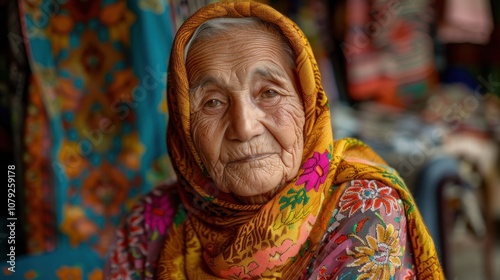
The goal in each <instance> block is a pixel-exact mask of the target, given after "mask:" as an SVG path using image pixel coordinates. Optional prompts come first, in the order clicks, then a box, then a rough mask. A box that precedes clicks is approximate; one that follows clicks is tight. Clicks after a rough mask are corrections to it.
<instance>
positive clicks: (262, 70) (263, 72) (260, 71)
mask: <svg viewBox="0 0 500 280" xmlns="http://www.w3.org/2000/svg"><path fill="white" fill-rule="evenodd" d="M252 74H253V75H258V76H262V77H264V78H273V79H278V80H283V79H286V72H285V71H283V70H281V69H279V68H276V67H269V66H263V67H257V68H255V69H254V70H253V73H252Z"/></svg>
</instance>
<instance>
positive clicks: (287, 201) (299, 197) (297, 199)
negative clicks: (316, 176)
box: [279, 188, 309, 210]
mask: <svg viewBox="0 0 500 280" xmlns="http://www.w3.org/2000/svg"><path fill="white" fill-rule="evenodd" d="M307 202H309V196H307V191H306V189H305V188H300V189H299V190H297V191H296V190H294V189H290V190H289V191H288V193H287V196H283V197H281V199H280V202H279V203H280V204H281V206H280V210H283V209H285V208H287V207H288V206H291V207H292V210H295V206H296V205H297V204H300V203H302V205H306V204H307Z"/></svg>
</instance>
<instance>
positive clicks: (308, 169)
mask: <svg viewBox="0 0 500 280" xmlns="http://www.w3.org/2000/svg"><path fill="white" fill-rule="evenodd" d="M329 168H330V161H329V160H328V151H325V152H324V153H322V154H320V153H318V152H314V155H313V156H312V157H311V158H309V159H307V160H306V162H304V165H303V166H302V169H303V170H304V172H303V173H302V175H300V177H299V180H297V183H296V185H297V186H298V185H302V184H304V183H305V184H306V185H305V188H306V190H307V191H310V190H311V189H313V188H314V190H315V191H318V190H319V185H321V184H323V183H324V182H325V180H326V175H327V174H328V169H329Z"/></svg>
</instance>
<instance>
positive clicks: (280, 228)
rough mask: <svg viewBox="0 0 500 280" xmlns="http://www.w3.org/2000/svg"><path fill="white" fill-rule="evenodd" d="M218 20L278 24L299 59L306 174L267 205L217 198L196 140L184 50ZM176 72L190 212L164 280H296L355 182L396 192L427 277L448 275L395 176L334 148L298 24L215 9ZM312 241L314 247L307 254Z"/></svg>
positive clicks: (178, 162)
mask: <svg viewBox="0 0 500 280" xmlns="http://www.w3.org/2000/svg"><path fill="white" fill-rule="evenodd" d="M218 17H236V18H237V17H256V18H259V19H262V20H264V21H267V22H270V23H272V24H275V25H277V26H278V27H279V29H280V30H281V31H282V33H283V34H284V36H285V37H287V38H288V40H289V43H290V45H291V47H292V50H293V51H294V53H295V55H296V61H295V62H296V63H295V64H296V66H297V67H296V72H297V77H298V79H299V91H300V93H299V94H302V98H303V103H304V110H305V116H306V122H305V127H304V139H305V140H304V141H305V143H304V153H303V156H302V164H303V165H302V168H301V170H300V171H299V174H298V176H297V177H296V178H295V179H294V180H292V181H291V182H289V183H288V185H286V186H285V187H284V188H283V189H282V190H280V191H279V192H278V193H277V194H276V195H275V196H274V197H273V198H272V199H271V200H270V201H269V202H268V203H266V204H265V205H243V204H241V203H240V202H238V201H236V200H235V199H233V198H232V197H231V196H230V195H227V194H224V193H221V192H218V190H217V188H216V187H215V186H214V184H213V183H212V181H211V179H210V178H208V177H207V176H206V175H205V174H204V171H203V170H202V168H201V166H202V165H201V162H200V157H199V155H198V153H197V151H196V149H195V147H194V144H193V140H192V138H191V134H190V105H189V83H188V79H187V72H186V66H185V63H184V50H185V47H186V44H187V43H188V41H189V39H190V38H191V36H192V34H193V33H194V32H195V30H196V28H197V27H198V26H200V25H201V24H202V23H203V22H205V21H206V20H209V19H212V18H218ZM169 69H170V72H169V74H168V105H169V112H170V119H169V126H168V148H169V152H170V154H171V158H172V160H173V165H174V167H175V169H176V172H177V176H178V179H179V186H180V187H179V193H180V196H181V199H182V203H183V208H182V209H180V210H179V211H178V213H177V215H176V217H175V220H174V224H173V225H172V227H171V228H170V229H169V231H168V233H167V236H166V241H165V243H164V247H163V249H162V255H161V258H160V261H159V264H158V276H159V277H160V278H170V279H183V278H190V279H212V278H220V277H224V278H228V277H233V278H238V279H242V278H272V279H275V278H284V279H293V278H296V275H300V274H301V273H302V271H303V270H304V269H305V266H307V264H308V263H309V262H310V260H311V257H312V255H313V253H314V251H315V249H316V248H317V247H318V245H319V243H320V241H321V238H322V237H323V236H324V234H325V232H326V228H327V225H328V221H329V220H330V218H331V217H332V213H333V211H334V208H335V207H336V206H337V205H338V200H339V196H340V194H341V193H342V192H343V189H342V188H341V187H338V186H340V185H342V183H345V182H349V181H351V180H355V179H372V180H378V181H381V182H383V183H384V184H386V185H388V186H392V187H393V188H395V189H397V191H398V193H399V195H400V197H401V199H402V200H403V201H405V205H406V213H407V220H408V227H409V230H408V232H409V234H410V235H411V241H412V246H413V251H414V254H415V258H416V267H417V272H418V274H419V275H420V276H419V277H421V278H433V279H436V277H437V278H442V272H441V268H440V266H439V262H438V260H437V254H436V252H435V249H434V245H433V242H432V239H431V238H430V236H429V234H428V232H427V230H426V228H425V226H424V225H423V223H422V219H421V217H420V214H419V212H418V211H417V210H416V208H415V205H414V203H413V199H412V197H411V195H410V194H409V192H408V191H407V189H406V187H405V186H404V184H403V182H402V180H401V179H400V178H399V177H398V175H397V174H396V173H395V171H394V170H393V169H391V168H389V167H387V166H386V165H385V163H384V162H383V161H382V160H381V159H380V158H379V157H378V156H377V155H376V154H375V153H373V152H372V151H371V150H370V149H369V148H368V147H366V146H365V145H364V144H363V143H361V142H359V141H357V140H354V139H346V140H341V141H337V142H335V143H334V141H333V134H332V129H331V122H330V112H329V108H328V103H327V98H326V95H325V93H324V91H323V89H322V87H321V82H320V73H319V71H318V66H317V64H316V61H315V59H314V56H313V53H312V50H311V47H310V45H309V43H308V41H307V39H306V37H305V36H304V34H303V33H302V32H301V31H300V29H299V28H298V27H297V26H296V25H295V24H294V23H293V22H292V21H291V20H289V19H288V18H286V17H285V16H283V15H281V14H280V13H278V12H277V11H275V10H274V9H272V8H271V7H269V6H267V5H264V4H260V3H256V2H221V3H215V4H211V5H208V6H206V7H204V8H202V9H201V10H199V11H198V12H196V13H195V14H194V15H193V16H192V17H190V18H189V19H188V20H187V21H186V22H185V23H184V25H183V26H182V27H181V28H180V29H179V31H178V33H177V35H176V38H175V41H174V45H173V49H172V54H171V57H170V65H169ZM312 171H314V172H312ZM344 185H345V184H344ZM305 244H307V246H308V250H301V249H303V248H304V247H305ZM294 276H295V277H294Z"/></svg>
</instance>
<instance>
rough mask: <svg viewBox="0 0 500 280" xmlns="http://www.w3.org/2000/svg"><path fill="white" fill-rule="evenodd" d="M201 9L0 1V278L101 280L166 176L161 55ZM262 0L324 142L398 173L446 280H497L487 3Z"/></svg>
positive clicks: (495, 143) (499, 64) (137, 1)
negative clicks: (117, 233)
mask: <svg viewBox="0 0 500 280" xmlns="http://www.w3.org/2000/svg"><path fill="white" fill-rule="evenodd" d="M209 2H213V1H202V0H198V1H195V0H184V1H181V0H177V1H173V0H169V1H167V0H133V1H132V0H127V1H125V0H95V1H92V0H20V1H16V0H0V26H1V28H0V31H1V35H0V36H1V38H2V39H1V40H0V161H1V162H2V163H3V164H2V168H4V172H5V173H8V170H11V171H12V172H11V173H8V174H6V175H5V181H7V183H11V184H12V183H13V184H14V185H7V187H6V188H4V191H2V194H1V196H0V197H4V198H2V200H3V201H6V202H7V203H3V204H2V205H5V206H3V207H2V209H1V210H0V214H1V217H0V260H1V261H2V265H1V271H0V275H1V276H0V278H3V277H7V278H6V279H102V265H103V262H104V259H105V257H106V252H107V250H108V249H109V245H110V243H111V242H112V238H113V234H114V229H115V227H116V226H117V224H118V223H119V222H120V219H121V218H122V217H123V214H124V213H125V212H126V211H128V209H130V207H131V205H133V203H134V201H136V200H137V199H138V198H139V197H140V196H141V195H142V194H144V193H145V192H147V191H149V190H150V189H151V188H154V187H156V186H158V185H160V184H164V183H166V182H168V181H169V180H174V179H175V175H174V173H173V170H172V167H171V165H170V162H169V159H168V153H167V150H166V143H165V136H166V135H165V134H166V123H167V120H168V111H167V106H166V101H165V87H166V73H167V71H168V69H167V63H168V56H169V53H170V48H171V43H172V41H173V36H174V34H175V32H176V30H177V29H178V28H179V26H180V25H181V24H182V22H183V21H184V20H185V19H186V18H187V17H188V16H189V15H190V14H192V13H193V12H194V11H196V10H197V9H198V8H199V7H201V6H203V5H205V4H207V3H209ZM261 2H265V3H268V4H270V5H271V6H273V7H274V8H276V9H277V10H279V11H281V12H282V13H284V14H286V15H287V16H289V17H290V18H291V19H292V20H294V21H295V22H296V23H297V24H298V25H299V26H300V27H301V28H302V30H303V31H304V33H305V34H306V36H307V37H308V38H309V40H310V42H311V45H312V46H313V49H314V52H315V56H316V59H317V61H318V65H319V67H320V70H321V73H322V78H323V86H324V88H325V90H326V92H327V93H328V95H329V98H330V99H329V100H330V107H331V110H332V116H333V118H332V126H333V128H334V133H335V137H336V138H342V137H357V138H360V139H362V140H364V141H365V142H367V143H368V144H369V145H370V146H371V147H372V148H374V149H375V150H376V151H377V152H378V153H379V154H380V155H381V156H382V157H383V158H384V159H385V160H386V161H387V162H388V163H389V164H390V165H391V166H392V167H394V168H395V169H397V170H398V172H399V173H400V174H401V175H402V176H403V177H404V179H405V181H406V183H407V185H408V187H409V188H410V189H411V190H412V192H413V194H414V196H415V199H416V200H417V204H418V206H419V208H420V211H421V212H422V215H423V217H424V221H425V223H426V225H427V227H428V228H429V231H430V233H431V235H432V236H433V238H434V240H435V243H436V245H437V247H438V251H439V257H440V259H441V262H442V264H443V268H444V270H445V273H446V275H447V278H448V279H500V176H499V174H500V167H499V166H500V164H499V163H500V160H499V158H500V157H499V153H500V151H499V150H500V145H499V143H500V98H499V97H500V52H499V51H498V50H499V49H500V3H499V2H498V1H493V0H475V1H470V0H334V1H326V0H309V1H307V0H293V1H261ZM5 173H4V174H5ZM9 174H10V175H9ZM9 176H10V178H13V180H12V179H11V180H10V181H9ZM7 183H6V184H7ZM11 186H12V187H11ZM8 188H11V189H14V190H15V193H14V192H11V193H12V194H14V195H12V194H10V195H9V192H8V190H7V189H8ZM9 198H10V199H11V200H9ZM12 224H14V225H15V227H12V226H9V227H8V225H12ZM10 240H14V241H15V244H13V243H12V241H10ZM9 241H10V242H11V243H9ZM13 245H14V247H12V246H13ZM12 248H14V252H12ZM13 254H14V255H15V257H14V260H15V263H9V261H11V260H12V255H13ZM13 265H14V266H15V272H13V271H12V270H14V269H12V267H13ZM9 268H11V269H10V270H9Z"/></svg>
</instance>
